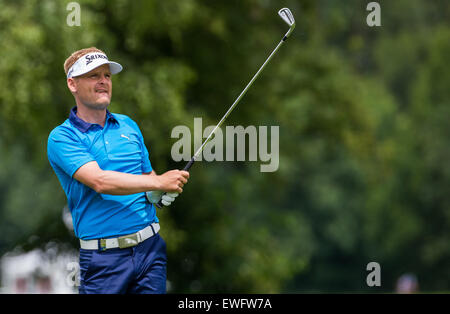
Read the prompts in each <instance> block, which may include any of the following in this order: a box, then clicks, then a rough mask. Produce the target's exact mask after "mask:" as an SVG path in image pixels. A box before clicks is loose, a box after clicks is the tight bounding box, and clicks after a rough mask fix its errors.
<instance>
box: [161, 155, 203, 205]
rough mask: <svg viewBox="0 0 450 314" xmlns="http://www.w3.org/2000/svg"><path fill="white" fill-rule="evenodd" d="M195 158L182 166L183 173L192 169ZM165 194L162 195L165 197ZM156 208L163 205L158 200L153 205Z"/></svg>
mask: <svg viewBox="0 0 450 314" xmlns="http://www.w3.org/2000/svg"><path fill="white" fill-rule="evenodd" d="M194 161H195V158H194V157H192V159H191V160H189V162H188V163H187V164H186V166H184V169H183V170H184V171H189V169H190V168H191V167H192V165H193V164H194ZM166 194H167V193H165V192H164V194H163V195H166ZM155 205H156V207H157V208H162V207H163V206H164V204H163V203H162V199H160V200H159V202H158V204H155Z"/></svg>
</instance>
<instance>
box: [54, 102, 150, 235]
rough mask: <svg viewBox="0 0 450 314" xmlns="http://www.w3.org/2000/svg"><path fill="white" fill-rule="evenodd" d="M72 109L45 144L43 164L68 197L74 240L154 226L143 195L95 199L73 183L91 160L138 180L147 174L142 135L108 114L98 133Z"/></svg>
mask: <svg viewBox="0 0 450 314" xmlns="http://www.w3.org/2000/svg"><path fill="white" fill-rule="evenodd" d="M76 110H77V107H74V108H72V110H71V111H70V116H69V118H68V119H67V120H66V121H64V123H63V124H61V125H59V126H58V127H56V128H55V129H54V130H53V131H52V132H51V133H50V135H49V138H48V145H47V156H48V159H49V161H50V164H51V166H52V167H53V169H54V171H55V173H56V175H57V177H58V179H59V181H60V183H61V185H62V188H63V189H64V192H65V193H66V196H67V201H68V207H69V209H70V211H71V213H72V220H73V226H74V231H75V235H76V236H77V237H78V238H80V239H83V240H90V239H99V238H111V237H117V236H121V235H125V234H130V233H134V232H137V231H139V230H141V229H143V228H145V227H146V226H148V225H149V224H150V223H153V222H158V218H157V217H156V211H155V208H154V206H153V205H152V204H150V203H149V202H148V201H147V199H146V197H145V193H137V194H130V195H108V194H99V193H97V192H96V191H95V190H93V189H91V188H89V187H88V186H86V185H84V184H82V183H81V182H79V181H77V180H75V179H74V178H73V174H74V173H75V172H76V171H77V170H78V169H79V168H80V167H81V166H83V165H84V164H86V163H87V162H90V161H96V162H97V163H98V165H99V167H100V168H101V169H102V170H112V171H119V172H125V173H131V174H137V175H141V174H142V173H145V172H151V171H152V166H151V163H150V160H149V155H148V151H147V148H146V146H145V144H144V139H143V136H142V134H141V131H140V130H139V127H138V126H137V124H136V123H135V122H134V121H133V120H131V119H130V118H129V117H127V116H125V115H122V114H112V113H110V112H109V111H107V115H106V122H105V126H104V127H103V128H102V127H101V126H100V125H98V124H91V123H87V122H85V121H83V120H81V119H80V118H79V117H78V116H77V115H76Z"/></svg>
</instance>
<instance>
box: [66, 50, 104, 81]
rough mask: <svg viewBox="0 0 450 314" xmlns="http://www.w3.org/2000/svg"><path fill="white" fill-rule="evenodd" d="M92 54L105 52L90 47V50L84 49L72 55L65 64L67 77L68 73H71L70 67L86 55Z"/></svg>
mask: <svg viewBox="0 0 450 314" xmlns="http://www.w3.org/2000/svg"><path fill="white" fill-rule="evenodd" d="M90 52H100V53H103V54H106V53H104V52H103V51H101V50H100V49H97V48H95V47H90V48H84V49H81V50H77V51H75V52H74V53H72V54H71V55H70V57H69V58H67V59H66V61H65V62H64V72H66V76H67V72H68V71H69V69H70V67H71V66H72V65H73V64H74V63H75V62H76V61H77V60H78V59H80V58H81V57H82V56H84V55H85V54H88V53H90Z"/></svg>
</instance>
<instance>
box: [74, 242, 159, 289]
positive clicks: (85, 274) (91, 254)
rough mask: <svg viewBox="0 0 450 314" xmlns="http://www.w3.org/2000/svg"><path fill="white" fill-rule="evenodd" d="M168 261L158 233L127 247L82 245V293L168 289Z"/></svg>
mask: <svg viewBox="0 0 450 314" xmlns="http://www.w3.org/2000/svg"><path fill="white" fill-rule="evenodd" d="M166 264H167V255H166V243H165V242H164V240H163V239H162V238H161V236H160V235H159V234H156V235H154V236H153V237H151V238H148V239H147V240H145V241H144V242H142V243H139V244H138V245H136V246H134V247H129V248H125V249H120V248H114V249H109V250H105V251H100V250H84V249H80V287H79V293H80V294H90V293H97V294H100V293H101V294H110V293H114V294H124V293H142V294H144V293H166V273H167V269H166Z"/></svg>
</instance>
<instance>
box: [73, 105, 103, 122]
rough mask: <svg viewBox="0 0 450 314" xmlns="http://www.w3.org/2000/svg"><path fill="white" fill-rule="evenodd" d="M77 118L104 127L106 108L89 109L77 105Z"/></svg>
mask: <svg viewBox="0 0 450 314" xmlns="http://www.w3.org/2000/svg"><path fill="white" fill-rule="evenodd" d="M77 116H78V117H79V118H80V119H82V120H83V121H85V122H88V123H93V124H99V125H101V126H102V127H104V126H105V121H106V108H105V109H91V108H89V107H86V106H84V105H80V104H77Z"/></svg>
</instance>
